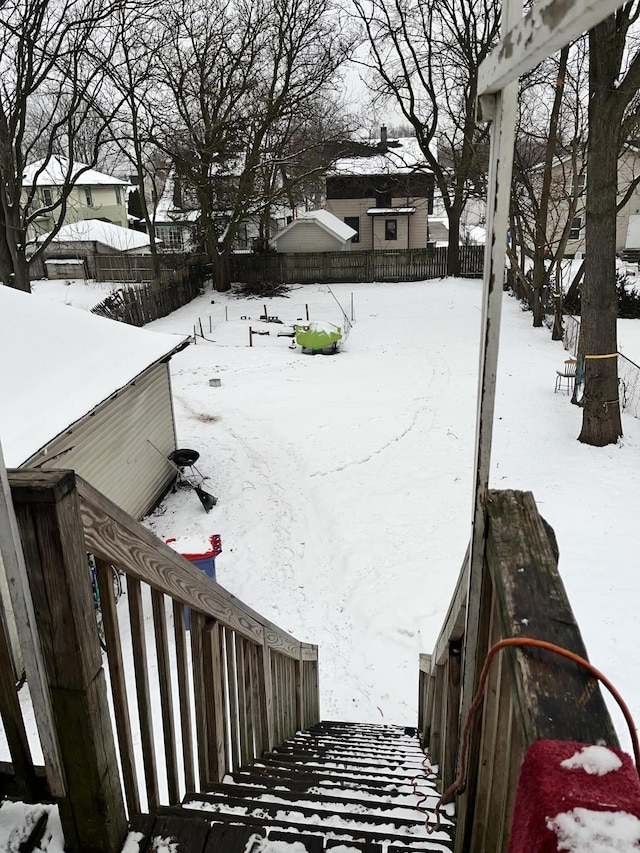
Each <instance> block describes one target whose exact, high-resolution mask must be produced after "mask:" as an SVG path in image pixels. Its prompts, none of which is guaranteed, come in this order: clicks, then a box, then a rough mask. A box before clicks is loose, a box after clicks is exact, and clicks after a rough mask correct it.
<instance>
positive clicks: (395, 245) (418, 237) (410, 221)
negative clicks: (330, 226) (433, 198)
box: [325, 197, 429, 251]
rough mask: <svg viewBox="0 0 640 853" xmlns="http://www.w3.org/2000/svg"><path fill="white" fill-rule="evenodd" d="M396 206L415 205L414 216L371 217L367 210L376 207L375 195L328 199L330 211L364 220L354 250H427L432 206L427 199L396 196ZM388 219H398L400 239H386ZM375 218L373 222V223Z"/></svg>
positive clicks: (343, 218) (393, 201)
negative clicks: (430, 206)
mask: <svg viewBox="0 0 640 853" xmlns="http://www.w3.org/2000/svg"><path fill="white" fill-rule="evenodd" d="M391 206H392V207H415V209H416V211H415V213H412V214H411V215H410V216H407V215H406V214H403V215H395V216H394V215H393V214H391V213H390V214H389V215H388V216H369V215H368V213H367V210H369V209H370V208H372V207H375V199H373V198H331V199H327V202H326V204H325V208H326V210H328V211H329V212H330V213H333V215H334V216H337V217H338V219H341V220H342V221H343V222H344V220H345V218H346V217H348V216H357V217H358V218H359V219H360V242H359V243H355V244H353V248H354V249H360V250H363V251H368V250H371V249H426V247H427V228H428V215H427V211H428V209H429V206H428V200H427V199H426V198H406V197H405V198H392V199H391ZM385 219H397V221H398V226H397V234H398V239H397V240H385ZM372 220H373V224H372Z"/></svg>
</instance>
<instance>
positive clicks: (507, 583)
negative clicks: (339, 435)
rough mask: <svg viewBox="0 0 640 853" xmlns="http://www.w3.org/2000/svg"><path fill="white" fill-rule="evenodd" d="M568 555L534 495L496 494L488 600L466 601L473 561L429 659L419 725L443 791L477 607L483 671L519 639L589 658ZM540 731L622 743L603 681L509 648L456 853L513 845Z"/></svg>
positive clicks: (476, 755)
mask: <svg viewBox="0 0 640 853" xmlns="http://www.w3.org/2000/svg"><path fill="white" fill-rule="evenodd" d="M557 562H558V551H557V544H556V541H555V535H554V533H553V530H552V529H551V528H550V527H549V526H548V525H547V524H546V522H545V521H544V519H542V518H541V516H540V515H539V513H538V510H537V507H536V505H535V501H534V499H533V495H532V494H531V493H530V492H518V491H511V490H507V491H490V492H489V501H488V505H487V539H486V543H485V553H484V563H483V570H482V584H481V592H480V597H479V600H474V601H470V602H468V603H467V602H466V599H465V595H464V591H465V590H466V586H467V581H466V574H467V558H465V561H464V562H463V565H462V569H461V571H460V576H459V578H458V582H457V585H456V590H455V592H454V594H453V597H452V600H451V604H450V606H449V610H448V613H447V617H446V619H445V621H444V624H443V627H442V630H441V632H440V634H439V635H438V639H437V641H436V645H435V650H434V653H433V654H432V655H422V656H421V660H420V687H419V689H420V695H419V708H420V724H421V728H422V731H423V738H424V741H425V743H426V744H427V745H428V746H429V749H430V752H431V760H432V763H434V764H438V765H439V767H440V775H441V780H442V789H443V790H444V789H446V788H447V787H448V786H449V785H450V784H451V783H453V782H454V780H455V778H456V776H457V771H458V770H459V769H460V768H459V767H458V766H457V763H458V761H459V754H458V749H459V739H460V738H459V736H460V731H461V726H464V724H465V723H466V720H460V709H461V705H462V701H461V700H462V697H461V689H460V681H461V679H460V672H461V665H460V656H461V655H462V666H463V667H464V663H465V656H466V655H471V654H472V653H473V652H472V651H471V650H469V649H468V648H467V647H466V645H465V636H464V624H463V621H464V619H463V617H464V611H465V608H466V607H468V608H474V609H475V611H476V614H477V616H478V620H479V637H478V646H477V650H476V651H475V654H476V659H475V670H476V672H478V673H479V672H480V670H481V669H482V664H483V661H484V658H485V656H486V654H487V652H488V650H489V649H490V648H491V647H492V646H493V645H494V644H495V643H496V642H498V641H499V640H503V639H507V638H512V637H532V638H535V639H540V640H548V641H551V642H553V643H555V644H556V645H559V646H562V647H563V648H566V649H568V650H569V651H572V652H575V653H576V654H578V655H580V656H581V657H583V658H586V651H585V648H584V643H583V641H582V637H581V635H580V629H579V627H578V625H577V623H576V620H575V617H574V615H573V613H572V611H571V606H570V604H569V601H568V599H567V595H566V592H565V589H564V586H563V584H562V580H561V579H560V576H559V574H558V570H557ZM461 626H462V631H461V630H460V629H461ZM475 687H477V684H476V685H475ZM475 687H474V693H475ZM541 739H552V740H573V741H581V742H584V743H598V742H605V743H608V744H610V745H612V746H617V745H618V740H617V736H616V733H615V730H614V728H613V725H612V722H611V719H610V717H609V713H608V711H607V708H606V705H605V703H604V699H603V697H602V694H601V692H600V689H599V686H598V683H597V682H596V681H594V680H593V679H592V678H591V677H590V676H589V675H588V674H587V673H586V672H585V671H584V670H582V669H581V668H578V667H576V666H575V665H574V664H571V663H568V662H567V661H566V660H565V659H564V658H558V657H556V656H551V655H549V654H548V653H546V654H545V653H544V652H540V651H535V650H534V651H531V650H527V649H518V650H516V649H515V648H510V649H508V650H506V651H503V652H501V654H500V655H499V656H498V657H496V659H495V660H494V662H493V664H492V666H491V669H490V670H489V676H488V680H487V683H486V687H485V691H484V702H483V705H482V706H481V709H480V710H479V711H478V712H477V714H476V718H474V723H473V726H472V728H471V735H470V740H469V751H468V762H467V768H466V786H465V788H464V790H463V791H460V792H459V795H458V797H457V799H456V813H457V828H456V848H455V849H456V851H457V853H462V851H464V853H480V851H484V850H491V851H496V853H503V851H506V849H507V844H508V837H509V828H510V824H511V815H512V811H513V806H514V802H515V794H516V788H517V784H518V776H519V771H520V765H521V763H522V760H523V758H524V755H525V752H526V750H527V748H528V747H529V746H530V745H531V744H532V743H533V742H535V741H537V740H541Z"/></svg>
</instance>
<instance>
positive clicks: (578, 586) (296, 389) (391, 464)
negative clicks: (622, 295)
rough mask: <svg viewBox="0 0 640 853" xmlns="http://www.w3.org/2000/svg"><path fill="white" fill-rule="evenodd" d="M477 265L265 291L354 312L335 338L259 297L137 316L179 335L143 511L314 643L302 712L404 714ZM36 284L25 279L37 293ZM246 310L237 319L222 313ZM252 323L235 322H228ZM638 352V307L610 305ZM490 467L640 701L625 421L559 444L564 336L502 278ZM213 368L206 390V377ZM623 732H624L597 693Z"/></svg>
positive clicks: (629, 424) (460, 465)
mask: <svg viewBox="0 0 640 853" xmlns="http://www.w3.org/2000/svg"><path fill="white" fill-rule="evenodd" d="M481 287H482V285H481V282H478V281H470V280H442V281H440V280H435V281H428V282H416V283H405V284H368V285H334V286H332V288H331V290H329V288H327V287H324V286H307V287H304V288H297V289H293V290H292V291H291V294H290V296H289V298H279V299H271V300H266V307H267V313H268V315H269V316H277V317H279V318H280V319H281V320H282V321H283V322H284V323H285V324H286V323H288V322H290V321H295V320H298V319H302V318H304V317H305V316H306V310H307V309H306V307H305V306H308V311H309V316H310V318H311V319H312V320H327V321H330V322H334V323H335V322H338V323H339V325H342V321H341V314H340V309H339V307H338V305H337V303H336V299H337V300H339V302H340V303H341V304H342V306H344V309H345V311H346V312H347V314H349V315H350V314H351V300H352V296H353V309H354V315H355V323H354V325H353V328H352V330H351V333H350V335H349V337H348V339H347V341H346V343H345V345H344V346H343V348H342V350H341V351H340V352H339V353H338V354H337V355H335V356H322V355H316V356H311V355H305V354H302V353H301V352H300V349H299V348H290V344H291V343H292V341H291V339H290V338H287V337H278V336H277V333H278V331H279V330H280V331H282V327H279V325H278V324H276V323H269V324H265V323H262V322H260V321H259V319H258V318H259V315H261V314H262V313H263V306H264V304H265V300H247V299H243V300H238V299H235V298H233V297H232V296H230V295H227V294H217V293H211V292H207V294H206V295H205V296H202V297H199V298H198V299H196V300H194V301H193V302H192V303H190V304H189V305H187V306H185V307H184V308H182V309H181V310H179V311H177V312H175V313H174V314H172V315H171V316H169V317H166V318H164V319H162V320H158V321H156V322H155V323H153V324H151V325H150V326H148V327H147V328H150V329H155V330H158V331H163V332H174V333H187V334H190V333H192V331H193V328H194V325H197V326H198V328H199V326H200V323H202V330H203V332H204V335H205V338H207V339H209V340H208V341H206V340H205V341H203V340H202V339H200V338H199V339H198V342H197V345H196V346H190V347H188V348H187V349H186V350H184V351H183V352H181V353H179V354H178V355H177V356H175V357H174V358H173V359H172V362H171V364H172V382H173V392H174V401H175V413H176V422H177V431H178V437H179V446H181V447H186V448H194V449H196V450H198V452H199V453H200V460H199V461H198V467H199V469H200V470H201V471H202V472H203V473H204V474H205V475H207V477H208V479H207V480H206V481H205V488H206V489H207V490H208V491H209V492H211V493H213V494H215V495H216V496H217V497H218V504H217V506H216V507H215V508H214V509H213V510H212V511H211V512H210V513H209V514H207V513H205V512H204V510H203V508H202V506H201V505H200V503H199V501H198V499H197V497H196V495H195V493H193V492H192V491H190V490H183V489H179V490H178V491H177V492H176V493H175V494H172V495H169V496H168V497H167V499H166V501H165V502H164V503H163V504H162V506H161V507H160V508H159V509H158V510H157V511H156V512H155V513H154V514H153V516H152V517H150V518H149V519H148V520H147V524H148V525H149V526H150V527H151V528H152V529H153V530H154V532H156V533H157V534H158V535H159V536H161V537H162V538H168V537H173V536H183V535H184V536H196V535H209V534H211V533H219V534H220V535H221V536H222V542H223V553H222V554H221V555H220V556H219V557H218V558H217V560H216V570H217V577H218V580H219V582H220V583H221V584H222V585H223V586H225V587H226V588H227V589H229V590H230V591H231V592H232V593H233V594H235V595H237V596H239V597H240V598H241V599H243V600H244V601H246V602H247V603H248V604H250V605H251V606H252V607H254V608H255V609H256V610H258V611H259V612H261V613H263V614H264V615H265V616H266V617H268V618H269V619H271V620H272V621H274V622H276V623H277V624H279V625H280V626H281V627H283V628H284V629H286V630H288V631H290V632H291V633H293V634H294V635H295V636H296V637H298V638H299V639H301V640H304V641H308V642H314V643H317V644H318V645H319V654H320V673H321V675H320V688H321V713H322V717H323V718H325V719H344V720H356V721H373V722H388V723H403V724H409V725H414V724H415V722H416V718H417V681H418V654H419V653H420V652H430V651H432V648H433V645H434V642H435V639H436V637H437V634H438V631H439V629H440V627H441V623H442V621H443V618H444V615H445V613H446V609H447V606H448V604H449V600H450V597H451V594H452V591H453V588H454V585H455V582H456V579H457V576H458V571H459V568H460V564H461V562H462V558H463V555H464V552H465V548H466V545H467V542H468V538H469V531H470V518H471V488H472V465H473V447H474V438H475V412H476V383H477V365H478V341H479V333H480V320H481V310H480V307H481ZM47 288H48V284H47V285H46V287H45V286H39V287H37V288H36V289H35V290H36V293H37V295H38V296H41V295H43V293H44V291H45V290H46V289H47ZM243 317H244V318H250V319H241V318H243ZM249 326H252V327H253V328H254V330H255V329H258V330H261V331H269V332H270V334H269V335H268V336H267V335H263V336H254V338H253V347H251V348H250V347H249V345H248V344H249V334H248V327H249ZM620 340H621V342H623V344H624V353H625V355H627V356H628V357H629V358H631V359H632V360H634V361H636V362H640V321H621V322H620ZM500 347H501V350H500V364H499V376H498V390H497V402H496V416H495V428H494V451H493V464H492V473H491V485H492V486H493V487H496V488H517V489H527V490H531V491H532V492H533V493H534V495H535V497H536V500H537V502H538V505H539V508H540V511H541V513H542V514H543V515H544V517H545V518H546V519H547V520H548V521H549V523H550V524H551V525H552V526H553V527H554V529H555V531H556V534H557V537H558V542H559V547H560V572H561V575H562V578H563V580H564V582H565V585H566V587H567V590H568V594H569V598H570V601H571V603H572V606H573V608H574V611H575V614H576V617H577V620H578V623H579V625H580V627H581V629H582V633H583V637H584V639H585V642H586V646H587V649H588V653H589V656H590V658H591V660H592V662H593V663H594V664H595V666H597V667H598V668H599V669H601V670H603V671H604V673H605V674H606V675H607V676H608V677H609V678H610V679H611V680H612V681H613V682H614V684H615V685H616V686H617V687H618V688H619V689H620V690H621V691H622V693H623V695H624V696H625V698H626V700H627V701H628V703H629V704H630V707H631V711H632V714H633V715H634V717H635V718H636V719H640V661H639V660H638V655H637V654H636V642H637V637H638V621H639V619H638V606H637V602H638V601H639V600H640V572H639V571H638V552H639V548H638V545H639V536H638V532H637V530H638V528H637V526H636V524H637V522H636V513H637V506H638V505H640V456H639V453H640V422H638V421H637V420H636V419H634V418H630V417H624V421H623V424H624V432H625V435H624V438H623V439H621V441H620V442H619V443H618V444H617V445H616V446H613V447H607V448H601V449H598V448H592V447H588V446H585V445H582V444H580V443H579V442H577V441H576V436H577V435H578V433H579V431H580V422H581V411H580V410H579V409H578V408H576V407H574V406H571V404H570V402H569V398H568V397H567V396H566V394H560V393H558V394H554V384H555V376H556V374H555V371H556V368H557V367H559V366H560V365H561V364H562V361H563V360H564V358H566V353H565V351H564V350H563V349H562V346H561V344H559V343H553V342H552V341H551V340H550V333H549V331H548V330H547V329H533V328H532V327H531V315H530V314H528V313H525V312H523V311H522V310H521V308H520V306H519V304H518V303H517V302H516V300H514V299H513V298H511V297H509V296H507V295H505V297H504V307H503V323H502V332H501V344H500ZM214 378H217V379H219V380H220V385H219V387H212V386H211V385H210V384H209V380H210V379H214ZM612 712H613V715H614V720H615V723H616V726H617V728H618V730H619V733H620V736H621V740H622V743H623V746H624V747H625V748H627V749H628V748H629V738H628V736H627V734H626V731H625V726H624V722H623V721H622V717H621V715H620V714H619V713H618V712H617V711H616V710H615V709H614V708H613V707H612Z"/></svg>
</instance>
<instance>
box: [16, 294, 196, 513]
mask: <svg viewBox="0 0 640 853" xmlns="http://www.w3.org/2000/svg"><path fill="white" fill-rule="evenodd" d="M25 335H27V336H26V337H25ZM187 340H188V339H187V338H185V337H182V336H179V335H168V334H160V333H158V332H151V331H147V330H145V329H138V328H135V327H134V326H128V325H126V324H125V323H118V322H116V321H114V320H107V319H105V318H103V317H97V316H95V315H94V314H91V313H89V312H86V311H81V310H80V309H77V308H72V307H69V306H66V305H61V304H55V303H53V302H51V301H50V300H48V299H45V298H43V297H42V296H36V295H34V294H29V293H23V292H21V291H18V290H14V289H13V288H10V287H0V360H1V362H2V364H3V365H5V369H4V370H3V371H2V372H0V395H1V396H2V399H3V400H6V401H10V405H5V406H1V407H0V440H1V441H2V447H3V451H4V456H5V461H6V464H7V467H9V468H38V469H41V470H47V469H49V468H73V469H75V470H76V471H77V473H78V474H79V475H80V476H82V477H83V478H84V479H85V480H87V481H88V482H89V483H91V484H92V485H93V486H95V488H97V489H99V490H100V491H101V492H103V493H104V494H105V495H106V496H107V497H108V498H110V499H111V500H112V501H114V503H116V504H118V506H120V507H122V509H124V510H126V511H127V512H128V513H130V514H131V515H133V516H134V517H135V518H141V517H142V516H144V515H145V514H146V513H148V512H149V511H150V510H151V509H152V508H153V507H154V506H155V505H156V503H157V502H158V500H159V499H160V498H161V497H162V495H163V494H164V492H165V491H166V489H167V488H168V487H169V486H170V484H171V482H172V481H173V479H174V477H175V472H174V470H173V468H172V467H171V465H170V464H169V463H168V462H167V460H166V459H163V455H165V454H169V453H171V452H172V451H173V450H175V449H176V431H175V422H174V416H173V401H172V397H171V381H170V375H169V359H170V358H171V356H172V355H173V354H174V353H176V352H178V351H179V350H180V349H182V348H183V347H184V346H186V343H187ZM9 365H14V367H13V368H12V367H10V366H9ZM151 443H153V445H155V447H157V448H158V449H159V450H160V451H161V452H160V453H158V451H157V450H155V449H154V447H152V445H151Z"/></svg>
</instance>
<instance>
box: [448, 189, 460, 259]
mask: <svg viewBox="0 0 640 853" xmlns="http://www.w3.org/2000/svg"><path fill="white" fill-rule="evenodd" d="M447 212H448V214H449V242H448V248H447V275H455V276H458V275H460V214H461V212H462V211H461V209H460V206H459V205H458V204H455V203H454V204H453V205H452V207H450V208H449V210H448V211H447Z"/></svg>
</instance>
